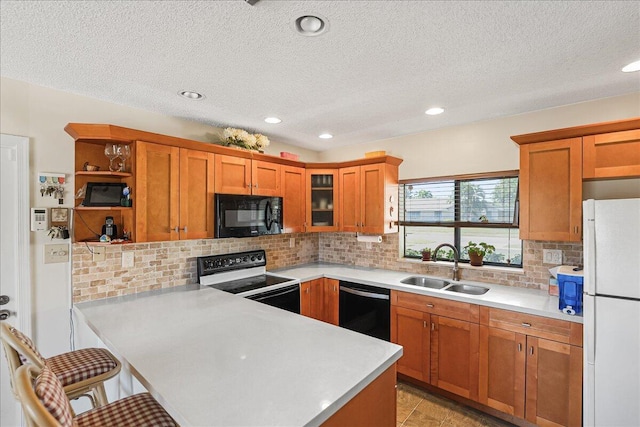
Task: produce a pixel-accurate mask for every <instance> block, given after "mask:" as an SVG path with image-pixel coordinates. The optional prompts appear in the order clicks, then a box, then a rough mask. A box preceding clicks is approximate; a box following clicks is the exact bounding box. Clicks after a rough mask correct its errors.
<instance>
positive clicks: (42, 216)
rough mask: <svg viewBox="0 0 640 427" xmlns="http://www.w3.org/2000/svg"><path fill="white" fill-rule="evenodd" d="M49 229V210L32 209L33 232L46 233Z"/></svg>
mask: <svg viewBox="0 0 640 427" xmlns="http://www.w3.org/2000/svg"><path fill="white" fill-rule="evenodd" d="M47 228H49V215H48V212H47V208H31V231H46V230H47Z"/></svg>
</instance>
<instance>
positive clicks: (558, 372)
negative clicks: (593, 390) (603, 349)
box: [478, 307, 582, 426]
mask: <svg viewBox="0 0 640 427" xmlns="http://www.w3.org/2000/svg"><path fill="white" fill-rule="evenodd" d="M480 317H481V323H482V325H481V326H480V395H479V400H478V401H479V402H480V403H482V404H483V405H486V406H489V407H491V408H494V409H497V410H499V411H501V412H504V413H507V414H510V415H513V416H515V417H518V418H524V419H526V420H527V421H529V422H531V423H534V424H538V425H562V426H580V425H581V423H582V339H581V334H582V325H580V324H577V323H571V322H566V321H563V320H557V319H548V318H543V317H539V316H533V315H527V314H521V313H515V312H512V311H507V310H499V309H493V308H487V307H483V308H482V309H481V316H480ZM550 338H552V339H550Z"/></svg>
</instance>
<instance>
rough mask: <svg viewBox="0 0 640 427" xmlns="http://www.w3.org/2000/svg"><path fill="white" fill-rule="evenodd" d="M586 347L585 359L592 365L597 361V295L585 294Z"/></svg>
mask: <svg viewBox="0 0 640 427" xmlns="http://www.w3.org/2000/svg"><path fill="white" fill-rule="evenodd" d="M584 300H585V301H584V307H583V308H584V313H583V316H584V317H583V322H584V325H583V327H584V348H585V359H586V362H587V363H588V364H590V365H593V364H595V362H596V297H594V296H591V295H585V296H584Z"/></svg>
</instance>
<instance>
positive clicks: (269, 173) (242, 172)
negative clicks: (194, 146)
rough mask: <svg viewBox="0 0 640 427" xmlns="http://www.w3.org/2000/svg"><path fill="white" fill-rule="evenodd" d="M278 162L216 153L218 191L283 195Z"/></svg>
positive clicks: (223, 192) (216, 185) (216, 186)
mask: <svg viewBox="0 0 640 427" xmlns="http://www.w3.org/2000/svg"><path fill="white" fill-rule="evenodd" d="M280 168H281V165H279V164H277V163H270V162H266V161H263V160H252V159H246V158H241V157H235V156H230V155H223V154H217V155H216V184H215V188H216V193H222V194H254V195H260V196H282V190H281V187H280V179H281V176H280Z"/></svg>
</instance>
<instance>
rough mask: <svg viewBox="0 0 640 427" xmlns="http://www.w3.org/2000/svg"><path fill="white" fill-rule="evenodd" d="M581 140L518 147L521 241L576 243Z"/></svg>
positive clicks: (579, 207)
mask: <svg viewBox="0 0 640 427" xmlns="http://www.w3.org/2000/svg"><path fill="white" fill-rule="evenodd" d="M580 144H581V139H580V138H572V139H563V140H559V141H549V142H541V143H538V144H528V145H524V146H522V147H520V239H522V240H554V241H566V242H579V241H580V239H581V228H582V205H581V204H582V168H581V164H582V151H581V149H580Z"/></svg>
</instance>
